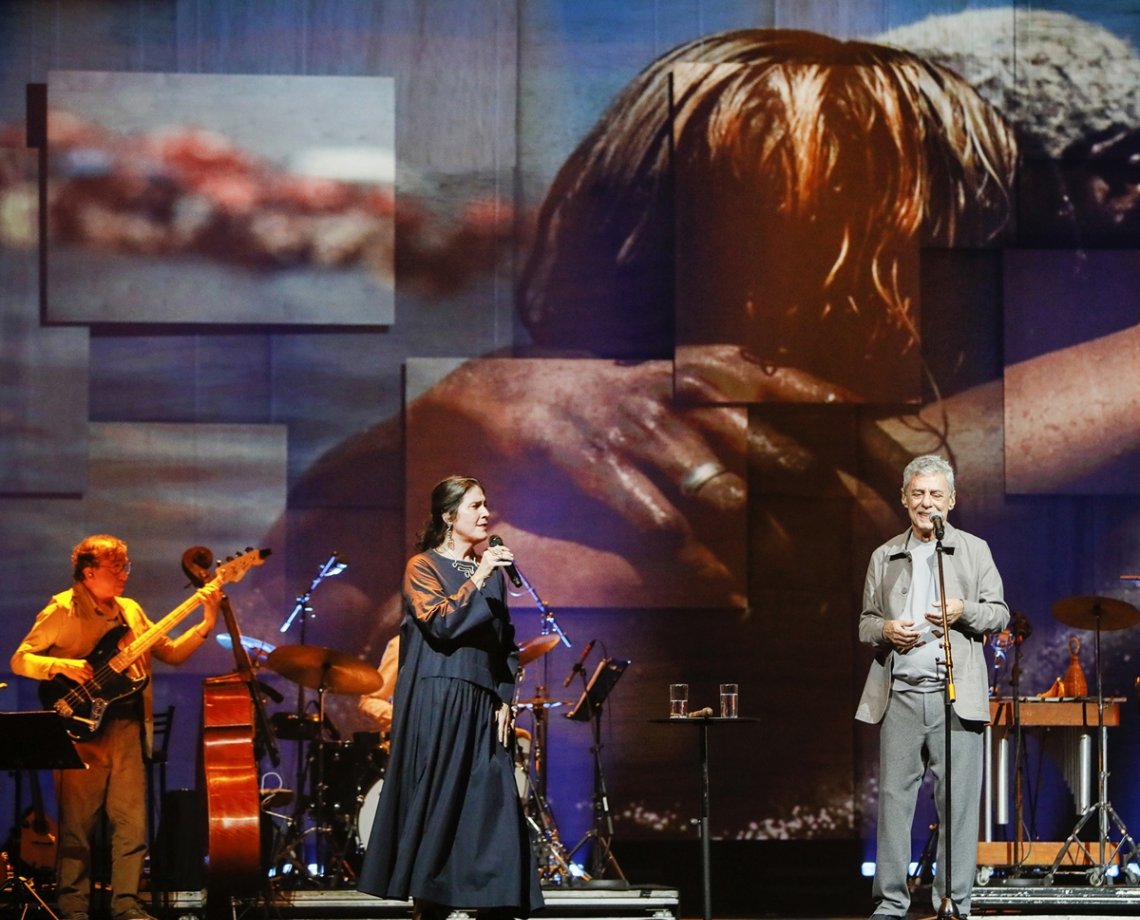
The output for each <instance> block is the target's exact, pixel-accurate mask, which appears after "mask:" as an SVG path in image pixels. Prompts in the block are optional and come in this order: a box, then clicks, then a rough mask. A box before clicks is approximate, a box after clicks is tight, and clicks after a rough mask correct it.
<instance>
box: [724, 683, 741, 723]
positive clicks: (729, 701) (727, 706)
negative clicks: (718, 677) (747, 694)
mask: <svg viewBox="0 0 1140 920" xmlns="http://www.w3.org/2000/svg"><path fill="white" fill-rule="evenodd" d="M739 703H740V688H739V687H738V686H737V685H736V684H721V685H720V717H721V718H722V719H735V718H736V717H737V716H739V715H740V710H739Z"/></svg>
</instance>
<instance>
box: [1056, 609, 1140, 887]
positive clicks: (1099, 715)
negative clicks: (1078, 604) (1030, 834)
mask: <svg viewBox="0 0 1140 920" xmlns="http://www.w3.org/2000/svg"><path fill="white" fill-rule="evenodd" d="M1102 613H1103V612H1102V610H1101V608H1100V606H1099V605H1094V607H1093V615H1094V617H1095V629H1094V635H1095V637H1096V645H1095V649H1096V658H1095V661H1096V729H1097V746H1096V758H1097V796H1096V797H1097V800H1096V804H1094V805H1090V806H1089V807H1088V808H1086V809H1085V811H1084V814H1082V815H1081V817H1080V818H1079V819H1078V821H1077V824H1076V826H1075V827H1074V828H1073V830H1072V832H1071V833H1070V834H1069V836H1068V837H1067V838H1066V839H1065V843H1064V846H1062V847H1061V850H1060V852H1059V853H1058V854H1057V858H1056V859H1055V860H1054V861H1053V865H1052V866H1050V868H1049V872H1048V874H1047V876H1046V879H1047V881H1048V883H1049V884H1052V883H1053V876H1054V875H1055V873H1056V872H1057V870H1058V869H1059V868H1060V867H1061V864H1062V863H1063V862H1064V861H1065V857H1066V856H1067V855H1068V853H1069V850H1070V849H1071V848H1072V847H1074V846H1076V848H1077V849H1078V850H1079V851H1080V852H1081V853H1083V854H1084V856H1085V858H1086V859H1087V860H1088V861H1089V862H1090V863H1092V864H1093V865H1092V867H1091V868H1090V869H1088V871H1087V875H1088V880H1089V884H1090V885H1092V886H1093V887H1100V886H1102V885H1109V884H1112V878H1111V876H1110V875H1109V874H1108V867H1109V866H1111V865H1113V864H1115V863H1117V861H1119V864H1120V865H1121V866H1122V867H1123V871H1124V872H1125V873H1126V875H1127V878H1128V881H1129V883H1130V884H1133V885H1135V884H1137V883H1138V882H1140V877H1138V876H1137V873H1136V871H1135V870H1134V869H1131V868H1129V866H1128V864H1129V862H1131V861H1132V860H1134V859H1135V858H1136V856H1137V846H1136V841H1135V840H1133V839H1132V836H1131V835H1130V834H1129V833H1128V828H1126V827H1125V826H1124V822H1123V821H1122V820H1120V815H1118V814H1117V813H1116V809H1115V808H1113V807H1112V803H1111V802H1110V801H1109V800H1108V762H1107V761H1108V755H1107V752H1108V729H1107V727H1106V726H1105V724H1104V684H1103V677H1102V673H1101V660H1100V633H1101V616H1102ZM1093 815H1096V818H1097V855H1096V859H1095V860H1094V859H1093V854H1092V852H1091V850H1090V849H1089V846H1088V844H1086V843H1085V842H1084V841H1083V840H1081V839H1080V837H1079V835H1080V833H1081V831H1082V830H1083V829H1084V826H1085V825H1086V824H1088V822H1089V819H1091V818H1092V817H1093ZM1110 822H1111V823H1112V825H1113V826H1114V827H1115V829H1116V832H1117V833H1118V834H1119V835H1120V842H1119V843H1117V844H1116V845H1114V846H1113V847H1111V851H1110V848H1109V844H1108V825H1109V823H1110Z"/></svg>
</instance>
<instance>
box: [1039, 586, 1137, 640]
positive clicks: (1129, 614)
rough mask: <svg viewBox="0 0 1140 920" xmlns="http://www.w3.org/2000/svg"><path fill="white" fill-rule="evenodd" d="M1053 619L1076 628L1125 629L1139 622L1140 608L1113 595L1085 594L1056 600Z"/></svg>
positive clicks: (1103, 630)
mask: <svg viewBox="0 0 1140 920" xmlns="http://www.w3.org/2000/svg"><path fill="white" fill-rule="evenodd" d="M1053 619H1055V620H1058V621H1059V622H1061V623H1064V624H1065V625H1066V626H1075V627H1076V628H1077V629H1097V628H1098V626H1099V628H1100V630H1101V631H1102V632H1105V631H1110V630H1114V629H1127V628H1128V627H1130V626H1135V625H1136V624H1137V623H1140V610H1137V609H1136V608H1135V607H1133V606H1132V605H1131V604H1129V603H1128V602H1127V601H1120V600H1117V599H1116V598H1115V597H1096V596H1094V595H1089V594H1086V595H1077V596H1076V597H1066V598H1063V599H1062V600H1059V601H1056V602H1055V603H1054V604H1053Z"/></svg>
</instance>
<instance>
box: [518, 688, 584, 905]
mask: <svg viewBox="0 0 1140 920" xmlns="http://www.w3.org/2000/svg"><path fill="white" fill-rule="evenodd" d="M541 689H542V688H541V687H540V688H539V690H541ZM531 711H532V712H533V718H534V735H533V736H532V737H533V738H534V739H537V738H538V736H539V724H540V720H541V721H542V722H544V721H545V720H546V718H547V714H546V706H545V704H544V703H542V702H541V698H539V701H538V702H536V703H535V704H534V708H533V709H532V710H531ZM538 756H539V753H538V745H537V743H533V744H532V748H531V756H530V758H529V759H528V762H527V776H528V779H529V782H528V784H527V786H528V789H527V796H526V800H525V801H524V802H523V819H524V820H525V821H526V824H527V828H528V829H529V830H530V834H531V842H532V845H533V846H534V848H535V856H536V862H537V863H538V874H539V877H540V878H541V880H542V881H543V882H548V883H550V884H553V885H563V884H569V883H570V881H571V880H572V879H573V878H574V877H575V875H576V874H577V875H579V876H580V875H581V872H578V873H575V871H574V870H573V869H572V868H571V864H570V857H569V854H568V853H567V852H566V847H565V846H564V845H563V843H562V838H561V837H560V836H559V833H558V825H557V824H555V821H554V815H553V813H552V812H551V810H550V805H549V803H548V802H547V801H546V794H545V793H544V792H543V791H542V790H541V789H540V788H539V782H538V776H539V771H538V763H539V760H538Z"/></svg>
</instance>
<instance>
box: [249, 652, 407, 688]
mask: <svg viewBox="0 0 1140 920" xmlns="http://www.w3.org/2000/svg"><path fill="white" fill-rule="evenodd" d="M265 666H266V667H267V668H269V670H271V671H275V672H276V673H278V674H280V675H281V676H282V677H284V678H287V679H288V680H291V681H293V683H295V684H300V685H301V686H302V687H309V688H310V689H312V690H322V689H323V690H325V691H326V692H328V693H348V694H355V695H360V694H362V693H371V692H372V691H373V690H379V689H380V687H381V685H382V684H383V683H384V681H383V680H381V678H380V673H379V672H378V671H377V670H376V669H375V668H374V667H372V666H371V665H369V664H368V663H367V662H364V661H361V660H360V659H359V658H353V657H352V656H351V655H346V654H345V653H344V652H338V651H335V650H333V649H331V648H322V647H321V646H319V645H281V646H278V647H277V648H276V649H274V650H273V651H272V652H271V653H270V655H269V657H268V658H266V659H265Z"/></svg>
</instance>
